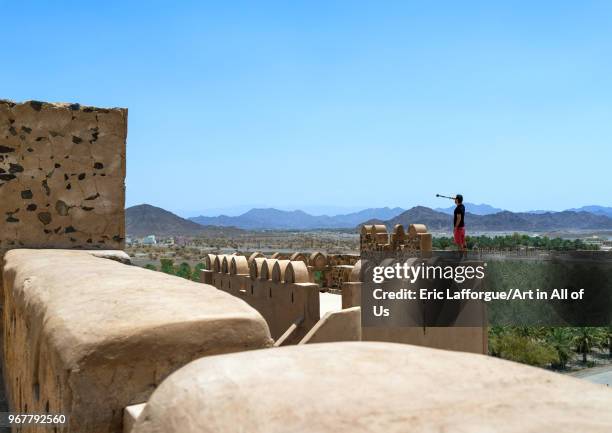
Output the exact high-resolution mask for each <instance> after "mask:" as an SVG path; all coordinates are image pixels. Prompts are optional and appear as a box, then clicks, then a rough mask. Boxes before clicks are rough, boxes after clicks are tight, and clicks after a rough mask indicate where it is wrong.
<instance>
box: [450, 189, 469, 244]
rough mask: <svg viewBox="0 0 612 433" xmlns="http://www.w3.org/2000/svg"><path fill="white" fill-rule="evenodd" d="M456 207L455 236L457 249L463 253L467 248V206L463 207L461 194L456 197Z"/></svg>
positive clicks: (454, 218)
mask: <svg viewBox="0 0 612 433" xmlns="http://www.w3.org/2000/svg"><path fill="white" fill-rule="evenodd" d="M455 205H456V207H455V212H454V214H453V223H454V230H453V236H454V238H455V243H456V244H457V247H459V251H462V252H463V251H465V250H466V249H467V247H466V245H465V206H463V196H462V195H461V194H457V195H456V196H455Z"/></svg>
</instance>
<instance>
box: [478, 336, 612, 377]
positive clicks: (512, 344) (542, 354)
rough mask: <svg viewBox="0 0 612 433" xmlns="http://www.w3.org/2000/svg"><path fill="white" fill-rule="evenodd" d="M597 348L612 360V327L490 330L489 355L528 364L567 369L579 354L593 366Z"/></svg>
mask: <svg viewBox="0 0 612 433" xmlns="http://www.w3.org/2000/svg"><path fill="white" fill-rule="evenodd" d="M594 349H600V350H604V349H605V350H607V353H608V357H609V358H610V359H612V326H608V327H579V328H576V327H516V326H512V327H510V326H504V327H501V326H494V327H491V328H489V353H490V354H491V355H493V356H497V357H500V358H504V359H508V360H511V361H516V362H522V363H524V364H530V365H536V366H539V367H550V368H553V369H565V368H566V367H567V365H568V363H569V361H570V360H572V359H574V358H575V356H576V354H579V355H581V357H582V363H583V364H584V365H587V366H591V365H593V361H592V360H589V356H590V355H592V354H593V353H594Z"/></svg>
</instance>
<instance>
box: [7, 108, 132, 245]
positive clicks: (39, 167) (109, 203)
mask: <svg viewBox="0 0 612 433" xmlns="http://www.w3.org/2000/svg"><path fill="white" fill-rule="evenodd" d="M126 136H127V110H126V109H122V108H113V109H104V108H94V107H85V106H80V105H79V104H51V103H45V102H38V101H28V102H24V103H15V102H11V101H7V100H0V254H1V253H2V251H6V250H7V249H12V248H21V247H28V248H43V247H44V248H88V249H93V248H104V249H121V248H123V245H124V237H125V216H124V204H125V184H124V179H125V143H126Z"/></svg>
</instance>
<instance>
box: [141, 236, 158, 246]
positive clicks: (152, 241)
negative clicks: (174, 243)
mask: <svg viewBox="0 0 612 433" xmlns="http://www.w3.org/2000/svg"><path fill="white" fill-rule="evenodd" d="M142 244H143V245H157V240H156V239H155V235H149V236H145V237H144V238H143V239H142Z"/></svg>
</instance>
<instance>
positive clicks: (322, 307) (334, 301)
mask: <svg viewBox="0 0 612 433" xmlns="http://www.w3.org/2000/svg"><path fill="white" fill-rule="evenodd" d="M339 310H342V296H340V295H336V294H333V293H320V294H319V311H320V314H321V316H320V317H323V315H324V314H325V313H327V312H328V311H339Z"/></svg>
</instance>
